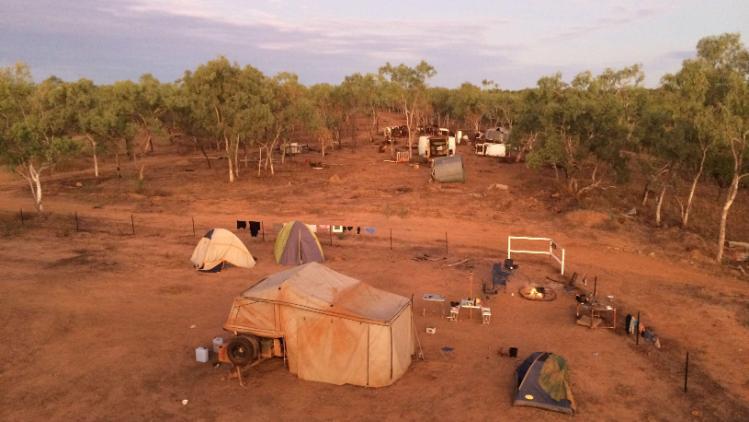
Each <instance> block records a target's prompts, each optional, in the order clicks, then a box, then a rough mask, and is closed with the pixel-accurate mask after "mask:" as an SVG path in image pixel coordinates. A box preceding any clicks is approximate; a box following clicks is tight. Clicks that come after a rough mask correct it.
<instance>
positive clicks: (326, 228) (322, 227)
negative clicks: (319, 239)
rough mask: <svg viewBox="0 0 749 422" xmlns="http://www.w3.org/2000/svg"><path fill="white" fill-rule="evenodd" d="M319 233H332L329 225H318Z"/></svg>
mask: <svg viewBox="0 0 749 422" xmlns="http://www.w3.org/2000/svg"><path fill="white" fill-rule="evenodd" d="M317 231H318V232H320V233H325V232H327V231H330V225H329V224H318V225H317Z"/></svg>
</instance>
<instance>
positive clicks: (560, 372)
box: [513, 352, 575, 414]
mask: <svg viewBox="0 0 749 422" xmlns="http://www.w3.org/2000/svg"><path fill="white" fill-rule="evenodd" d="M515 386H516V388H517V390H516V391H515V400H514V402H513V404H514V405H516V406H533V407H540V408H542V409H548V410H554V411H557V412H562V413H567V414H573V413H574V412H575V399H574V397H573V396H572V389H571V388H570V377H569V367H568V366H567V361H566V360H565V359H564V358H563V357H562V356H559V355H556V354H553V353H548V352H535V353H532V354H531V355H530V356H529V357H528V358H527V359H526V360H525V361H523V363H521V364H520V366H518V368H517V370H516V371H515Z"/></svg>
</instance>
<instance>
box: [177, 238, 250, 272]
mask: <svg viewBox="0 0 749 422" xmlns="http://www.w3.org/2000/svg"><path fill="white" fill-rule="evenodd" d="M190 261H191V262H192V265H193V266H194V267H195V268H196V269H198V270H200V271H220V270H221V269H222V268H223V266H224V263H229V264H231V265H234V266H235V267H242V268H252V267H254V266H255V259H253V258H252V255H251V254H250V251H248V250H247V247H246V246H245V245H244V243H242V241H241V240H239V238H238V237H237V236H235V235H234V233H232V232H230V231H229V230H226V229H210V230H208V232H207V233H206V234H205V235H204V236H203V237H201V238H200V241H198V245H197V246H195V249H194V250H193V251H192V256H191V257H190Z"/></svg>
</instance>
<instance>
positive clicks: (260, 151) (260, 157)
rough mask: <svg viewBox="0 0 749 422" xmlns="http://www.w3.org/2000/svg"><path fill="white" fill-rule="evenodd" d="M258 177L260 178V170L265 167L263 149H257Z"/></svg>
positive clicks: (260, 147)
mask: <svg viewBox="0 0 749 422" xmlns="http://www.w3.org/2000/svg"><path fill="white" fill-rule="evenodd" d="M257 150H258V151H257V176H258V177H260V169H261V167H262V165H263V147H262V146H258V147H257Z"/></svg>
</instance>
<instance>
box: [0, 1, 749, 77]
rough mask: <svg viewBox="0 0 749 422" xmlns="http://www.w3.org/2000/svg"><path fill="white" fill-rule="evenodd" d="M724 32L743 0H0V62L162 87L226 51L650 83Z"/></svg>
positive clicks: (742, 29)
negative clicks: (640, 73) (627, 75)
mask: <svg viewBox="0 0 749 422" xmlns="http://www.w3.org/2000/svg"><path fill="white" fill-rule="evenodd" d="M724 32H739V33H740V34H741V35H742V39H743V40H744V42H745V43H746V44H749V39H748V38H749V0H711V1H704V0H682V1H678V0H630V1H624V0H621V1H611V0H545V1H541V0H525V1H517V0H512V1H505V0H484V1H474V0H461V1H454V0H429V1H421V0H414V1H404V0H376V1H370V0H306V1H292V0H256V1H250V0H212V1H198V0H0V66H7V65H11V64H13V63H15V62H17V61H23V62H26V63H28V64H29V65H30V66H31V69H32V73H33V75H34V77H35V79H37V80H42V79H44V78H46V77H48V76H50V75H55V76H58V77H61V78H63V79H65V80H76V79H79V78H82V77H85V78H89V79H93V80H94V81H95V82H97V83H111V82H113V81H116V80H122V79H133V80H135V79H137V78H138V77H139V76H140V75H142V74H143V73H152V74H153V75H154V76H156V77H157V78H159V79H160V80H162V81H165V82H170V81H174V80H177V79H179V78H180V77H181V76H182V74H183V73H184V71H185V70H188V69H194V68H195V67H197V66H198V65H200V64H201V63H205V62H206V61H208V60H211V59H213V58H216V57H217V56H219V55H224V56H226V57H227V58H229V59H230V60H232V61H235V62H237V63H239V64H240V65H247V64H249V65H252V66H254V67H256V68H258V69H260V70H261V71H263V72H264V73H266V74H268V75H272V74H275V73H278V72H282V71H289V72H293V73H296V74H298V75H299V79H300V80H301V81H302V82H304V83H307V84H312V83H318V82H330V83H338V82H340V81H341V80H342V79H343V78H344V77H345V76H346V75H350V74H352V73H357V72H360V73H366V72H376V71H377V69H378V68H379V67H380V66H382V65H384V64H385V63H386V62H390V63H393V64H398V63H405V64H408V65H414V64H416V63H418V62H419V61H420V60H422V59H423V60H426V61H427V62H429V63H430V64H432V65H433V66H434V67H435V68H436V70H437V74H436V76H435V77H434V78H432V80H430V84H431V85H437V86H445V87H456V86H458V85H460V84H461V83H463V82H466V81H467V82H472V83H475V84H479V83H480V82H481V81H482V80H484V79H489V80H493V81H494V82H496V83H497V84H499V86H500V87H502V88H505V89H519V88H525V87H530V86H534V85H535V84H536V81H537V80H538V79H539V78H540V77H542V76H545V75H550V74H553V73H555V72H561V73H562V75H563V77H564V79H565V80H570V79H572V77H574V75H575V74H577V73H578V72H581V71H585V70H591V71H593V72H600V71H602V70H604V69H605V68H609V67H610V68H621V67H624V66H629V65H632V64H635V63H639V64H642V65H643V68H644V71H645V75H646V79H645V83H646V85H647V86H657V85H658V83H659V80H660V78H661V76H663V75H664V74H666V73H669V72H674V71H677V70H678V69H679V67H680V65H681V62H682V61H683V60H684V59H685V58H688V57H692V56H694V54H695V46H696V44H697V41H699V39H700V38H702V37H705V36H708V35H717V34H721V33H724Z"/></svg>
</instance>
